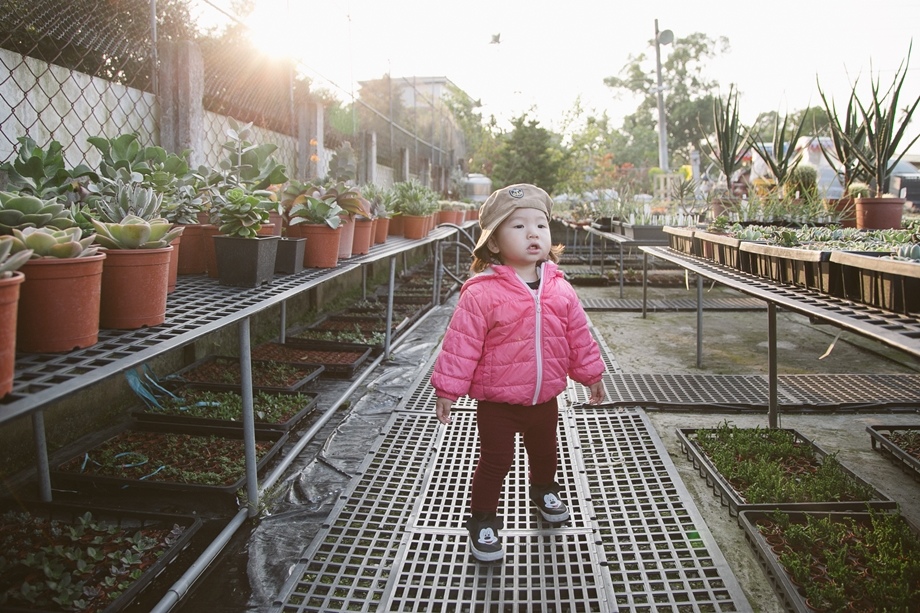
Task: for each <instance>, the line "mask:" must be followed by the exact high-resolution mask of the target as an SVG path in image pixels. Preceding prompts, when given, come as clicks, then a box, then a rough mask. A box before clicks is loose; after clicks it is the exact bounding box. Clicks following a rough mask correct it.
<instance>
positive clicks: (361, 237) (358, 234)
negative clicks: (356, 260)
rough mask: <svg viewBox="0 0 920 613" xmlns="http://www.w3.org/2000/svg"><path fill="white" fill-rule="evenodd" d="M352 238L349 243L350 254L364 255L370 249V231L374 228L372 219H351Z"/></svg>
mask: <svg viewBox="0 0 920 613" xmlns="http://www.w3.org/2000/svg"><path fill="white" fill-rule="evenodd" d="M352 225H353V226H354V227H355V229H354V239H353V240H352V244H351V255H364V254H365V253H367V252H368V251H370V249H371V242H372V239H371V232H372V231H373V229H374V220H372V219H355V220H354V221H352Z"/></svg>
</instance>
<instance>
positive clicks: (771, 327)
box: [767, 302, 779, 428]
mask: <svg viewBox="0 0 920 613" xmlns="http://www.w3.org/2000/svg"><path fill="white" fill-rule="evenodd" d="M767 335H768V336H769V339H768V341H767V347H768V350H767V359H768V361H769V363H770V373H769V380H770V408H769V411H768V418H767V421H768V422H769V424H770V427H771V428H777V427H779V403H778V401H777V387H778V385H777V375H776V304H774V303H773V302H768V303H767Z"/></svg>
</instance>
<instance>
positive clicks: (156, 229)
mask: <svg viewBox="0 0 920 613" xmlns="http://www.w3.org/2000/svg"><path fill="white" fill-rule="evenodd" d="M141 189H143V188H141ZM148 189H149V188H148ZM92 222H93V226H94V227H95V228H96V234H95V242H96V243H98V244H99V245H100V246H102V248H103V249H104V250H105V254H106V261H105V265H104V266H103V267H102V298H101V303H100V313H99V326H100V327H102V328H115V329H122V330H134V329H137V328H142V327H144V326H156V325H159V324H161V323H163V322H164V321H165V320H166V297H167V293H168V289H169V262H170V254H171V253H172V250H173V247H172V245H170V242H172V241H173V239H175V238H176V237H177V236H179V235H180V234H181V233H182V227H181V226H179V227H176V228H173V227H172V224H170V223H169V222H168V221H166V220H165V219H163V218H153V219H151V220H146V219H143V218H141V217H138V216H137V215H132V214H129V215H127V216H126V217H124V218H123V219H122V220H121V221H118V222H108V221H100V220H98V219H93V220H92Z"/></svg>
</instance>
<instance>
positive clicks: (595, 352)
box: [564, 281, 606, 385]
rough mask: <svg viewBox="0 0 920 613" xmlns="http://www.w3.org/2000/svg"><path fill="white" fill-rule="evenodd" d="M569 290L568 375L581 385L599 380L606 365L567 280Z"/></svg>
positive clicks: (586, 317) (582, 310)
mask: <svg viewBox="0 0 920 613" xmlns="http://www.w3.org/2000/svg"><path fill="white" fill-rule="evenodd" d="M564 283H565V284H566V285H567V286H568V290H569V292H570V298H569V325H568V327H567V329H566V330H567V331H566V336H567V340H568V344H569V373H568V374H569V377H571V378H572V379H573V380H574V381H577V382H578V383H581V384H582V385H592V384H594V383H597V382H598V381H600V380H601V377H602V376H603V374H604V370H605V369H606V366H605V365H604V361H603V359H601V351H600V348H599V347H598V346H597V341H595V340H594V336H592V334H591V329H590V327H589V326H588V316H587V315H585V310H584V308H582V306H581V302H580V301H579V300H578V295H577V294H576V293H575V290H574V289H572V286H571V285H569V284H568V282H567V281H565V282H564Z"/></svg>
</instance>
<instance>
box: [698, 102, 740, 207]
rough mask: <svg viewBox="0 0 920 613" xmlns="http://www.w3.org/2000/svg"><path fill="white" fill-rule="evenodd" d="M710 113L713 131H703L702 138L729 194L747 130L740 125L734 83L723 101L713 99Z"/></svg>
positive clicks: (738, 166) (738, 165)
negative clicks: (722, 174) (721, 174)
mask: <svg viewBox="0 0 920 613" xmlns="http://www.w3.org/2000/svg"><path fill="white" fill-rule="evenodd" d="M712 115H713V119H714V121H715V133H714V134H713V135H711V136H710V135H709V134H707V133H706V132H705V131H703V133H704V135H705V136H704V138H705V139H706V144H707V145H708V146H709V154H710V157H711V158H712V161H713V162H715V164H716V165H717V166H718V167H719V169H720V170H721V171H722V172H723V173H724V174H725V183H726V188H727V189H728V194H731V193H732V175H734V174H735V171H736V170H738V169H739V168H741V162H742V160H743V159H744V151H745V149H746V144H747V141H748V138H747V130H746V129H745V128H744V126H742V125H741V118H740V114H739V112H738V92H737V91H736V90H735V88H734V85H732V86H729V88H728V96H727V97H726V99H725V100H724V101H723V100H722V99H721V98H715V99H714V100H713V102H712ZM701 128H702V126H701Z"/></svg>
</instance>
